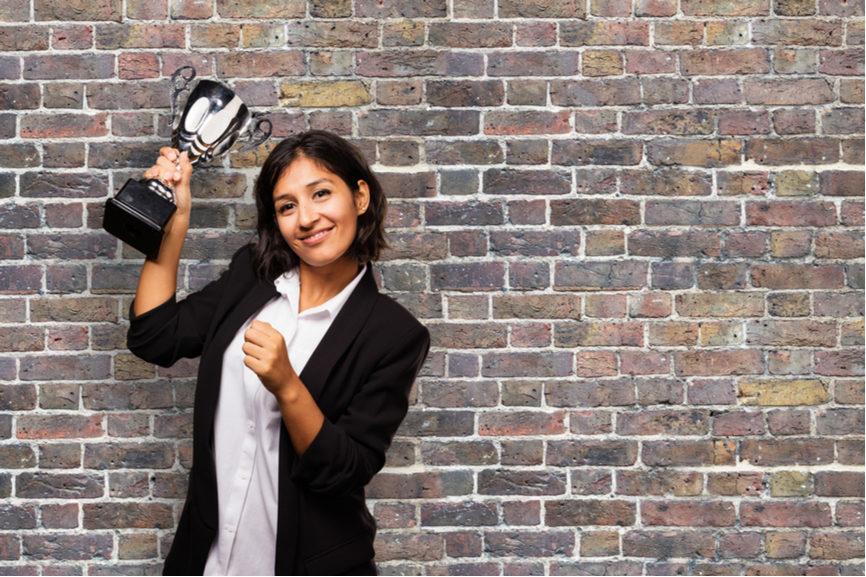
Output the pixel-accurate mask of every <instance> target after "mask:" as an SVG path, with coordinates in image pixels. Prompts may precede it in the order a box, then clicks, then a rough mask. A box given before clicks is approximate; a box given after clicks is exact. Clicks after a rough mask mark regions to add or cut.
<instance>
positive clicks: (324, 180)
mask: <svg viewBox="0 0 866 577" xmlns="http://www.w3.org/2000/svg"><path fill="white" fill-rule="evenodd" d="M320 182H330V183H331V184H334V183H333V181H332V180H331V179H330V178H320V179H318V180H314V181H312V182H308V183H307V188H310V187H312V186H316V185H317V184H319V183H320ZM287 196H291V195H290V194H289V193H285V194H281V195H280V196H278V197H277V198H275V199H274V203H276V202H277V201H278V200H282V199H284V198H286V197H287Z"/></svg>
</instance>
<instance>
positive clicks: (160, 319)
mask: <svg viewBox="0 0 866 577" xmlns="http://www.w3.org/2000/svg"><path fill="white" fill-rule="evenodd" d="M244 248H245V247H244ZM241 250H243V248H241V249H240V250H238V251H237V252H236V253H235V254H234V255H233V256H232V261H231V264H230V265H229V267H228V268H227V269H226V270H225V271H223V272H222V274H220V276H219V277H218V278H217V279H216V280H214V281H211V282H210V283H208V284H207V285H205V286H204V287H203V288H201V289H200V290H198V291H196V292H194V293H191V294H189V295H188V296H187V297H186V298H184V299H183V300H181V301H178V300H177V294H173V295H171V296H170V297H169V298H168V300H166V301H165V302H163V303H162V304H160V305H157V306H156V307H155V308H152V309H150V310H149V311H147V312H145V313H144V314H142V315H140V316H136V314H135V313H134V312H133V305H134V304H135V299H133V300H132V302H131V303H130V304H129V329H128V330H127V333H126V346H127V348H129V350H130V352H132V353H133V354H134V355H135V356H137V357H139V358H140V359H143V360H145V361H147V362H149V363H153V364H155V365H159V366H160V367H170V366H172V365H173V364H174V363H176V362H177V360H178V359H180V358H181V357H184V358H190V359H192V358H196V357H198V356H200V355H201V353H202V349H203V348H204V341H205V337H206V335H207V330H208V327H209V326H210V321H211V320H212V319H213V313H214V310H215V309H216V306H217V303H218V302H219V300H220V298H221V297H222V295H223V293H224V292H225V289H226V286H227V285H228V279H229V276H230V275H231V272H232V269H233V267H234V264H235V261H236V260H237V256H238V254H240V252H241Z"/></svg>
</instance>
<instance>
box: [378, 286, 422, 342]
mask: <svg viewBox="0 0 866 577" xmlns="http://www.w3.org/2000/svg"><path fill="white" fill-rule="evenodd" d="M368 329H369V330H371V331H375V332H376V333H377V334H380V335H391V336H393V337H394V338H397V339H398V338H404V337H406V336H408V335H416V334H418V333H420V334H423V335H424V336H426V337H427V339H428V340H429V338H430V331H429V329H428V328H427V327H426V326H424V324H423V323H422V322H421V321H419V320H418V319H417V318H416V317H415V315H413V314H412V313H411V312H410V311H409V309H407V308H406V307H404V306H403V305H402V304H400V303H399V302H397V301H396V300H395V299H394V298H393V297H391V296H390V295H387V294H385V293H382V292H379V293H378V295H377V297H376V303H375V304H374V306H373V311H372V314H371V315H370V319H369V321H368Z"/></svg>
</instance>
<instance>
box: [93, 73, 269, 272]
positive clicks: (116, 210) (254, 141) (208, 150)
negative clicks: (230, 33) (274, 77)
mask: <svg viewBox="0 0 866 577" xmlns="http://www.w3.org/2000/svg"><path fill="white" fill-rule="evenodd" d="M194 78H195V68H193V67H192V66H183V67H181V68H178V69H177V70H176V71H175V72H174V74H172V75H171V83H172V93H171V117H172V123H171V129H172V132H171V145H172V147H173V148H176V149H177V150H178V151H179V152H183V151H184V150H186V151H187V155H188V156H189V160H190V162H191V163H192V165H193V166H196V165H198V164H200V163H205V164H207V163H208V162H210V161H211V160H213V159H214V158H216V157H218V156H221V155H223V154H225V153H227V152H228V151H229V149H231V148H232V146H233V145H234V144H235V143H237V142H241V143H244V144H243V146H242V147H240V148H238V151H239V152H244V151H247V150H252V149H253V148H256V147H257V146H258V145H260V144H261V143H263V142H264V141H266V140H267V139H268V138H269V137H270V135H271V129H272V124H271V121H270V120H269V119H268V118H267V117H266V116H265V115H264V114H262V113H258V112H250V110H249V109H248V108H247V106H246V105H245V104H244V103H243V102H242V101H241V99H240V98H238V96H237V95H236V94H235V93H234V91H233V90H231V89H230V88H228V87H227V86H225V85H224V84H221V83H219V82H215V81H213V80H199V81H198V83H197V84H196V86H195V88H194V89H193V90H192V92H190V93H189V95H188V97H187V99H186V105H185V106H184V108H183V112H182V113H181V114H180V115H178V106H177V99H178V96H180V94H181V93H183V92H188V91H189V84H190V82H192V80H193V79H194ZM176 210H177V206H176V205H175V201H174V191H173V190H172V189H171V187H169V186H168V185H166V184H164V183H163V182H161V181H159V180H157V179H153V178H151V179H144V180H138V179H134V178H131V179H129V180H128V181H126V184H124V185H123V188H121V189H120V191H119V192H118V193H117V194H116V195H115V196H114V198H109V199H108V200H107V201H106V203H105V211H104V213H103V217H102V228H104V229H105V230H106V231H108V232H109V233H111V234H112V235H114V236H115V237H117V238H119V239H120V240H122V241H123V242H125V243H127V244H129V245H130V246H132V247H134V248H136V249H138V250H139V251H141V252H143V253H144V254H145V255H146V256H147V258H149V259H155V258H156V257H157V256H158V255H159V247H160V245H161V244H162V237H163V235H164V234H165V225H166V224H167V223H168V221H169V220H170V219H171V217H172V215H173V214H174V212H175V211H176Z"/></svg>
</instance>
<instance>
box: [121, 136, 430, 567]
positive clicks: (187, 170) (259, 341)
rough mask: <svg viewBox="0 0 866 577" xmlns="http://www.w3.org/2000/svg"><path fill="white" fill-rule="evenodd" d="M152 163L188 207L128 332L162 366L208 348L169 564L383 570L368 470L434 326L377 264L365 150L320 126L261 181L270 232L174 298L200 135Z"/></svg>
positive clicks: (265, 228) (142, 291)
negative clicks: (395, 292)
mask: <svg viewBox="0 0 866 577" xmlns="http://www.w3.org/2000/svg"><path fill="white" fill-rule="evenodd" d="M160 154H161V156H160V158H159V159H158V160H157V163H156V164H155V165H154V166H152V167H151V168H149V169H148V170H147V171H146V172H145V177H147V178H160V179H161V180H162V181H163V182H166V183H168V184H172V185H173V186H174V190H175V196H176V202H177V212H176V213H175V214H174V216H173V217H172V219H171V221H170V222H169V224H168V226H167V227H166V234H165V237H164V238H163V243H162V246H161V248H160V252H159V256H158V258H157V259H156V260H146V261H145V263H144V266H143V268H142V272H141V278H140V280H139V284H138V288H137V291H136V295H135V298H134V300H133V301H132V303H130V307H129V319H130V325H129V332H128V334H127V344H128V347H129V349H130V350H131V351H132V352H133V353H134V354H136V355H137V356H138V357H140V358H142V359H144V360H146V361H149V362H152V363H155V364H157V365H159V366H162V367H169V366H171V365H173V364H174V363H175V362H176V361H177V360H178V359H179V358H181V357H187V358H195V357H199V356H201V359H200V361H199V369H198V380H197V385H196V392H195V406H194V410H193V459H192V467H191V470H190V482H189V489H188V493H187V497H186V502H185V503H184V507H183V510H182V512H181V516H180V520H179V522H178V527H177V531H176V532H175V536H174V540H173V542H172V546H171V550H170V551H169V553H168V555H167V556H166V560H165V566H164V569H163V573H164V574H165V575H181V574H184V575H196V574H197V575H202V574H206V575H227V574H228V575H236V574H245V575H298V574H311V575H333V574H344V575H376V574H378V571H377V569H376V566H375V563H374V561H373V557H374V555H375V553H374V550H373V541H374V538H375V534H376V523H375V521H374V519H373V517H372V515H371V514H370V512H369V511H368V510H367V507H366V502H365V494H364V486H365V485H366V484H367V483H368V482H369V481H370V479H371V478H372V477H373V476H374V475H375V474H376V473H377V472H378V471H379V470H381V468H382V467H383V466H384V463H385V453H386V451H387V449H388V447H389V446H390V444H391V440H392V438H393V436H394V434H395V432H396V430H397V428H398V427H399V425H400V423H401V422H402V420H403V418H404V417H405V415H406V412H407V410H408V402H409V393H410V390H411V388H412V385H413V382H414V380H415V377H416V376H417V374H418V371H419V370H420V368H421V365H422V364H423V363H424V361H425V359H426V357H427V354H428V352H429V347H430V333H429V331H428V330H427V328H426V327H424V325H422V324H421V323H420V322H418V320H417V319H415V317H414V316H412V314H411V313H410V312H409V311H408V310H406V309H405V308H404V307H402V306H401V305H400V304H398V303H397V302H396V301H394V300H393V299H392V298H390V297H389V296H387V295H384V294H381V293H379V291H378V288H377V286H376V282H375V279H374V277H373V270H372V267H371V264H370V263H371V261H373V260H376V259H377V258H378V255H379V251H380V249H381V248H387V244H386V242H385V239H384V234H383V229H384V224H383V223H384V218H385V211H386V200H385V197H384V194H383V192H382V188H381V186H380V184H379V182H378V180H377V179H376V177H375V175H374V174H373V173H372V172H371V170H370V168H369V166H368V165H367V163H366V162H365V160H364V159H363V156H362V155H361V154H360V153H359V152H358V150H357V149H356V148H355V147H354V146H352V145H351V144H350V143H349V142H347V141H346V140H344V139H343V138H340V137H339V136H337V135H335V134H332V133H329V132H326V131H319V130H311V131H308V132H305V133H303V134H300V135H298V136H295V137H291V138H288V139H286V140H284V141H282V142H281V143H280V144H279V145H278V146H277V147H276V148H274V150H273V151H272V152H271V154H270V155H269V156H268V158H267V159H266V160H265V163H264V165H263V166H262V169H261V173H260V175H259V177H258V179H257V181H256V185H255V191H254V194H255V200H256V208H257V211H258V225H257V231H256V232H257V238H256V239H255V242H253V243H250V244H247V245H245V246H243V247H241V248H240V249H239V250H237V251H236V252H235V253H234V255H233V256H232V259H231V263H230V265H229V267H228V269H227V270H226V271H225V272H223V273H222V274H221V275H220V277H219V278H218V279H217V280H215V281H213V282H211V283H210V284H208V285H207V286H205V287H204V288H202V289H201V290H199V291H197V292H195V293H192V294H190V295H189V296H187V297H186V298H185V299H183V300H181V301H177V300H176V297H175V287H176V282H177V267H178V262H179V259H180V253H181V248H182V246H183V242H184V238H185V236H186V233H187V230H188V228H189V222H190V192H189V180H190V176H191V173H192V167H191V165H190V163H189V161H188V159H187V156H186V152H184V153H183V154H180V155H178V154H177V151H176V150H174V149H171V148H163V149H161V150H160Z"/></svg>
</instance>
